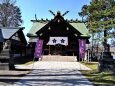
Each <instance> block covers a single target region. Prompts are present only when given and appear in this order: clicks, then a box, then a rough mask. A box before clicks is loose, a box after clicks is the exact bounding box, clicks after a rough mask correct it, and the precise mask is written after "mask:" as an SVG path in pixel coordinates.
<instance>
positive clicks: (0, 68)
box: [0, 63, 9, 70]
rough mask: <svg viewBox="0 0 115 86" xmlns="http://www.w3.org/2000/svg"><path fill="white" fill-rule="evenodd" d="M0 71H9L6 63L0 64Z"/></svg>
mask: <svg viewBox="0 0 115 86" xmlns="http://www.w3.org/2000/svg"><path fill="white" fill-rule="evenodd" d="M0 70H9V64H8V63H0Z"/></svg>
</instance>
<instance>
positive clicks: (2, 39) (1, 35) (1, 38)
mask: <svg viewBox="0 0 115 86" xmlns="http://www.w3.org/2000/svg"><path fill="white" fill-rule="evenodd" d="M0 42H4V38H3V34H2V30H1V29H0Z"/></svg>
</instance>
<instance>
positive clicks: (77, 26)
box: [69, 23, 90, 36]
mask: <svg viewBox="0 0 115 86" xmlns="http://www.w3.org/2000/svg"><path fill="white" fill-rule="evenodd" d="M69 24H70V25H72V26H73V27H74V28H75V29H76V30H78V31H79V32H80V33H81V34H82V35H81V36H90V35H89V31H88V29H87V28H86V25H85V24H84V23H69Z"/></svg>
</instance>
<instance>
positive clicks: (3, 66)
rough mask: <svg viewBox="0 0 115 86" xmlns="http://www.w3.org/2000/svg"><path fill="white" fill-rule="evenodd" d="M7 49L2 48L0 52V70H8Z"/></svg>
mask: <svg viewBox="0 0 115 86" xmlns="http://www.w3.org/2000/svg"><path fill="white" fill-rule="evenodd" d="M8 62H9V49H4V50H2V51H1V53H0V70H8V69H9V66H8Z"/></svg>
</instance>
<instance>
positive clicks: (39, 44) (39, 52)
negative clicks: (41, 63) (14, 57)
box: [34, 39, 43, 58]
mask: <svg viewBox="0 0 115 86" xmlns="http://www.w3.org/2000/svg"><path fill="white" fill-rule="evenodd" d="M42 47H43V40H41V39H38V41H37V42H36V48H35V53H34V57H35V58H40V57H41V55H42Z"/></svg>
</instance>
